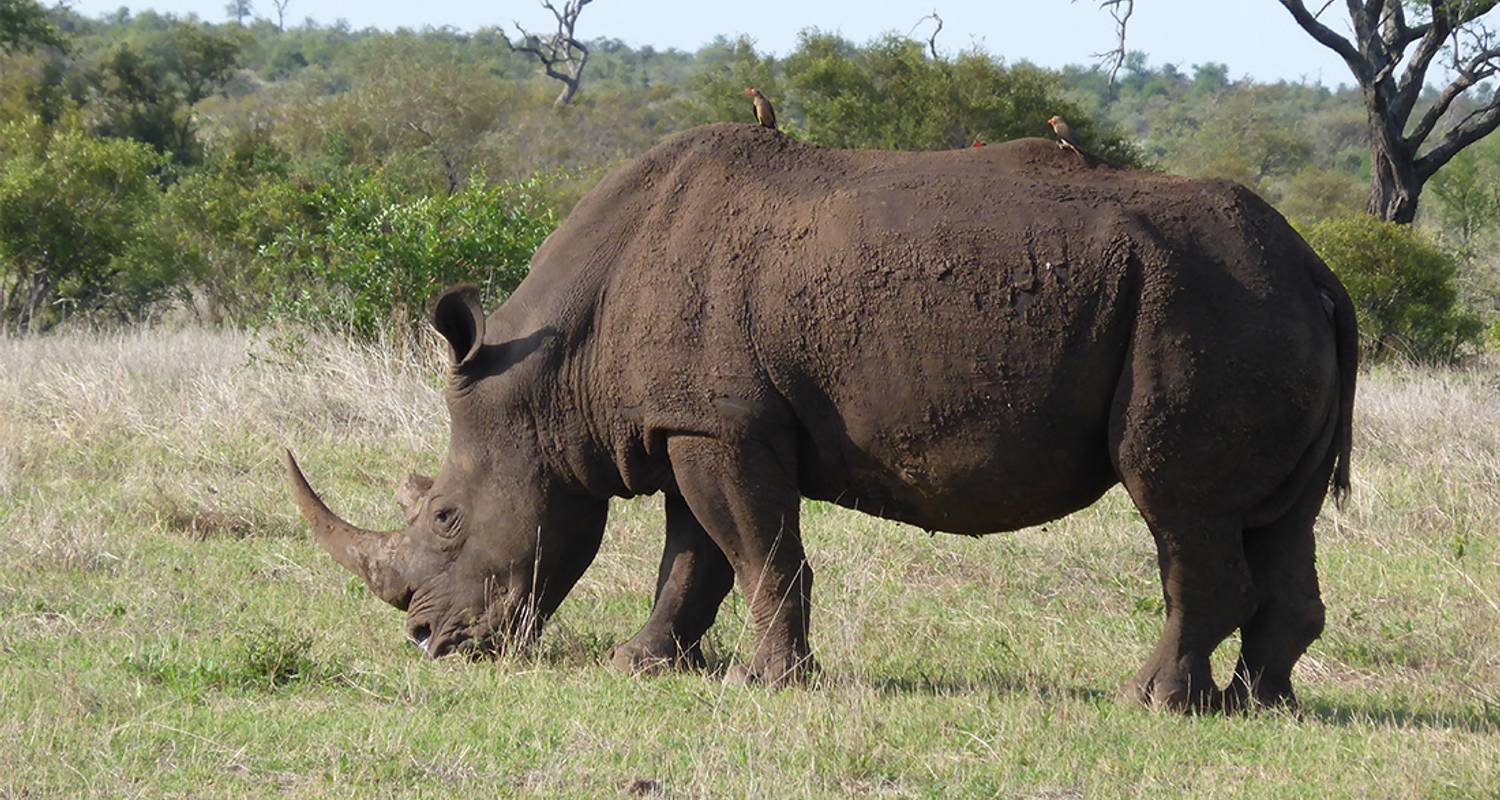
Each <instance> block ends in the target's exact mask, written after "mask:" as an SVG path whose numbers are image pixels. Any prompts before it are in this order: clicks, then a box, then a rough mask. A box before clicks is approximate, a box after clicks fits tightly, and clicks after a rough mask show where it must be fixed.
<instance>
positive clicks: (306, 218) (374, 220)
mask: <svg viewBox="0 0 1500 800" xmlns="http://www.w3.org/2000/svg"><path fill="white" fill-rule="evenodd" d="M543 183H544V181H543V180H542V179H541V178H532V179H530V180H527V181H521V182H507V183H500V184H486V183H485V182H484V181H482V180H480V179H479V178H478V177H477V176H476V177H474V178H471V179H470V181H469V183H468V185H467V186H464V187H463V188H461V189H459V190H458V191H457V192H455V193H453V194H451V195H436V196H429V197H417V198H414V199H413V198H406V197H403V196H402V195H401V194H400V193H399V191H398V190H397V188H396V187H394V186H391V185H390V184H389V183H387V182H386V181H385V180H383V179H382V178H380V177H379V176H378V175H377V176H372V177H368V178H365V179H362V180H356V181H352V182H348V183H330V184H325V185H323V186H320V187H316V188H315V189H313V190H311V191H309V192H308V193H307V195H306V196H305V198H304V200H303V202H304V204H305V208H304V209H303V221H302V222H301V223H299V224H296V225H293V226H292V227H290V228H289V229H288V230H286V231H285V232H284V233H282V234H281V235H280V236H279V237H278V238H277V239H276V241H274V242H273V243H272V244H271V245H270V246H269V247H267V248H265V249H264V251H263V253H262V258H263V259H268V260H269V263H268V264H267V265H266V266H265V268H266V269H267V270H279V272H276V273H275V274H274V276H273V278H272V282H273V283H274V286H275V288H274V308H275V310H276V311H278V312H280V313H283V314H289V315H291V316H293V317H295V318H298V319H301V320H304V321H308V322H313V323H315V324H318V325H329V324H332V325H335V326H339V327H344V328H347V329H348V330H349V331H351V332H352V333H354V334H356V335H360V336H372V335H374V334H376V333H377V332H379V331H386V332H395V333H397V334H402V333H405V332H407V331H409V330H410V329H411V326H412V325H413V324H414V323H417V322H420V321H421V320H423V319H425V317H426V314H425V306H426V303H427V301H428V300H429V299H430V298H431V297H432V296H433V295H434V294H436V293H437V292H438V291H439V290H441V289H442V288H443V287H444V286H446V285H448V284H452V283H458V282H469V283H473V284H475V285H477V286H478V287H479V288H480V290H481V292H482V293H483V294H484V297H485V299H486V301H487V302H488V303H490V304H494V303H497V302H499V301H500V300H501V299H503V298H504V297H505V296H506V295H508V294H509V293H510V292H511V290H513V289H515V287H516V285H517V284H519V283H520V282H521V279H522V278H524V277H525V276H526V271H527V268H528V265H529V263H530V260H531V255H532V253H533V252H535V251H536V248H537V247H539V246H541V243H542V241H543V240H544V239H546V238H547V234H549V233H551V232H552V229H553V228H554V227H556V225H557V215H556V213H555V212H554V211H553V210H552V209H551V208H550V207H549V206H548V205H547V203H546V202H545V201H544V200H543V199H542V190H543Z"/></svg>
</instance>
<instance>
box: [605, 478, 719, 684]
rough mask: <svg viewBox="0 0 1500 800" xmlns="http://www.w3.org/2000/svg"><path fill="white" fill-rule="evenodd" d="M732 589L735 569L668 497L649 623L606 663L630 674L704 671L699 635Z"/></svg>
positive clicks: (678, 498)
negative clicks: (699, 669) (694, 669)
mask: <svg viewBox="0 0 1500 800" xmlns="http://www.w3.org/2000/svg"><path fill="white" fill-rule="evenodd" d="M733 587H734V570H733V569H731V568H730V566H729V559H727V558H725V557H724V551H722V550H720V549H719V546H718V545H716V544H714V542H713V540H712V539H710V538H709V536H708V533H707V532H706V531H704V530H703V526H702V525H700V524H698V520H697V519H696V518H695V517H694V516H693V512H692V511H691V510H690V509H689V508H688V506H687V502H686V501H684V500H683V499H682V497H681V496H680V495H675V494H668V495H667V544H666V548H665V549H664V550H663V551H662V554H661V568H660V570H659V571H658V572H657V576H656V603H655V605H654V606H653V607H652V609H651V618H650V619H649V620H647V621H646V626H645V627H644V628H641V630H640V632H639V633H637V634H636V635H635V636H634V637H632V638H631V639H630V641H628V642H626V643H624V644H622V645H620V646H618V647H616V648H615V649H614V650H613V651H611V652H610V663H612V664H614V665H615V666H616V667H619V668H621V669H624V670H627V671H630V672H658V671H662V670H667V669H680V668H702V667H703V664H704V662H703V650H702V647H701V640H702V639H703V634H705V633H707V632H708V629H709V628H710V627H712V626H713V624H714V617H715V616H717V615H718V612H719V605H720V604H721V603H723V602H724V596H725V595H727V594H729V590H730V589H731V588H733Z"/></svg>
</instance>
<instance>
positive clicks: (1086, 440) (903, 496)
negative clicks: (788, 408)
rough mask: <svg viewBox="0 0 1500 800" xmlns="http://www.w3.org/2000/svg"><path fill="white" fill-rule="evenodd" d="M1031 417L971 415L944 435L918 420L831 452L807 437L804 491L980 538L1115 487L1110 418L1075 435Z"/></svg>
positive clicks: (1053, 515)
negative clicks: (969, 422) (1016, 420)
mask: <svg viewBox="0 0 1500 800" xmlns="http://www.w3.org/2000/svg"><path fill="white" fill-rule="evenodd" d="M997 420H998V421H999V422H1000V424H995V423H996V421H997ZM1036 421H1038V420H1031V421H1029V422H1036ZM1025 422H1028V421H1023V424H1020V425H1017V424H1014V422H1013V421H1011V420H1006V419H1004V418H992V419H991V420H974V421H973V424H972V425H970V426H961V427H960V428H959V429H957V430H954V431H951V432H948V433H945V434H943V435H939V436H924V434H926V433H930V431H929V430H928V429H925V428H923V427H921V426H913V427H911V428H907V429H903V430H900V431H895V430H892V431H889V432H888V435H885V436H881V437H877V438H876V439H875V440H873V441H859V440H855V439H851V440H849V441H846V442H845V443H844V444H843V445H842V446H841V447H839V448H838V449H837V450H836V451H833V452H829V451H820V450H819V449H818V448H817V446H816V445H815V444H814V443H813V442H812V441H811V439H810V438H808V439H805V440H804V443H805V444H806V445H807V449H805V450H804V451H803V453H802V455H803V459H802V463H801V465H800V476H801V482H802V491H803V493H804V494H805V495H807V496H808V497H812V498H815V499H820V500H828V501H830V502H834V503H837V504H839V505H842V506H845V507H848V508H853V509H856V510H859V511H864V512H867V513H870V514H874V515H876V516H879V517H884V518H887V519H894V520H899V521H901V522H907V523H910V524H912V525H917V526H919V527H921V528H924V529H926V530H936V531H948V532H953V533H966V534H980V533H994V532H999V531H1009V530H1016V529H1019V528H1025V527H1028V526H1031V525H1037V524H1041V523H1043V522H1047V521H1049V520H1053V519H1057V518H1058V517H1061V516H1064V515H1066V514H1069V513H1071V512H1073V511H1077V510H1078V509H1080V508H1083V507H1085V506H1088V505H1089V504H1091V503H1093V502H1094V501H1095V500H1097V499H1099V497H1100V495H1102V494H1104V492H1105V491H1107V490H1108V489H1109V487H1111V486H1113V485H1114V484H1115V483H1116V477H1115V473H1114V469H1113V466H1112V464H1111V461H1110V459H1109V455H1108V447H1107V432H1106V429H1105V426H1104V420H1102V419H1101V420H1100V421H1099V424H1096V425H1087V426H1085V427H1082V428H1078V429H1075V430H1073V431H1072V432H1070V433H1065V432H1063V431H1059V430H1056V429H1054V428H1053V427H1052V426H1050V425H1047V424H1045V422H1043V424H1040V425H1028V424H1024V423H1025Z"/></svg>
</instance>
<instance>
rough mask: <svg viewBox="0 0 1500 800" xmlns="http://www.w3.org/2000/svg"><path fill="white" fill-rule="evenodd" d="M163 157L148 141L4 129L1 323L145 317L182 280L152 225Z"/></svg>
mask: <svg viewBox="0 0 1500 800" xmlns="http://www.w3.org/2000/svg"><path fill="white" fill-rule="evenodd" d="M164 167H165V161H164V159H163V158H162V157H161V156H159V155H158V154H157V153H156V152H155V151H153V150H152V149H151V148H150V147H149V146H147V145H144V144H141V143H139V142H132V141H126V140H123V139H106V138H99V137H94V136H89V135H88V134H86V133H84V132H83V131H81V130H79V129H77V128H75V127H67V126H64V127H61V128H59V129H57V130H48V129H47V128H46V127H45V126H43V125H42V124H41V121H40V120H39V119H38V118H36V117H31V118H29V119H23V120H21V121H19V122H13V123H10V124H8V125H3V126H0V326H5V327H13V328H16V329H22V330H31V331H35V330H41V329H45V328H47V327H50V326H52V325H54V324H56V323H57V322H59V321H60V320H61V319H63V318H64V317H65V316H67V315H69V314H85V315H96V314H102V315H105V316H108V317H113V318H116V319H120V320H135V319H139V317H140V315H141V314H142V313H144V311H145V310H146V309H149V308H150V306H151V304H152V303H153V302H154V301H156V300H157V299H159V298H160V297H162V296H163V295H165V294H166V293H167V292H168V291H170V288H171V286H172V285H173V284H174V283H175V282H176V278H177V276H176V274H175V272H174V269H173V267H172V264H171V259H169V258H166V257H165V253H164V252H163V251H164V249H165V243H164V241H163V240H162V238H161V237H160V235H159V234H158V230H157V228H156V226H155V224H154V222H155V216H156V211H157V208H158V206H159V205H160V200H161V191H160V186H159V183H158V180H157V176H158V175H159V174H160V173H161V170H162V169H164Z"/></svg>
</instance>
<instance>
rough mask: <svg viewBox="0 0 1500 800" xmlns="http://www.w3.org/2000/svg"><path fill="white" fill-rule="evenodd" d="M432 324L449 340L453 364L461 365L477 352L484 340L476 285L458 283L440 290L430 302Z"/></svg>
mask: <svg viewBox="0 0 1500 800" xmlns="http://www.w3.org/2000/svg"><path fill="white" fill-rule="evenodd" d="M432 327H434V328H437V332H438V333H441V334H442V335H443V338H444V339H447V340H448V347H449V349H450V350H451V355H452V356H453V366H455V367H461V366H463V365H465V364H467V363H469V362H470V361H471V360H473V358H474V356H475V355H477V354H478V353H479V347H480V345H482V344H484V308H483V307H481V306H480V305H479V289H477V288H475V287H474V286H472V285H470V284H467V283H465V284H460V285H458V286H454V287H451V288H449V289H448V290H447V291H445V292H443V293H442V294H441V295H440V296H439V297H438V299H437V302H436V303H434V304H433V306H432Z"/></svg>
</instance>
